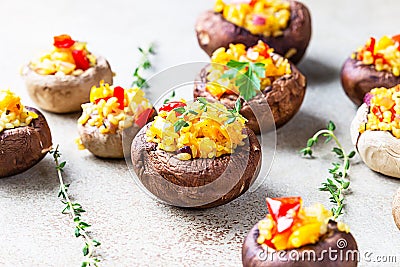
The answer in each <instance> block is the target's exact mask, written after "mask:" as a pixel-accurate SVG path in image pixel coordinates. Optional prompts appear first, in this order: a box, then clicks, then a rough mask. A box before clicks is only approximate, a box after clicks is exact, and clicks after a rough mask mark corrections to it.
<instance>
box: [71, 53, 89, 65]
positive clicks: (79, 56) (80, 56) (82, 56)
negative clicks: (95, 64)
mask: <svg viewBox="0 0 400 267" xmlns="http://www.w3.org/2000/svg"><path fill="white" fill-rule="evenodd" d="M72 57H73V58H74V61H75V65H76V68H77V69H81V70H87V69H88V68H90V61H89V59H88V58H87V56H86V51H84V50H73V51H72Z"/></svg>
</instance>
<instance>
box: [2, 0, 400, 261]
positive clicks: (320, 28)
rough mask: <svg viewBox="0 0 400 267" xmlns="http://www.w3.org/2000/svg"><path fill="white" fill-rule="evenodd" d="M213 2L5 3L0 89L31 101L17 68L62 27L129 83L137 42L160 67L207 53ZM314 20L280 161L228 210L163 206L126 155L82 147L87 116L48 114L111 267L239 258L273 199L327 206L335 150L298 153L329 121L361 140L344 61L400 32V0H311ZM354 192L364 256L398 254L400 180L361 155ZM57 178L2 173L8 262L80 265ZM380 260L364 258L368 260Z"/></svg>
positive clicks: (349, 211) (351, 217)
mask: <svg viewBox="0 0 400 267" xmlns="http://www.w3.org/2000/svg"><path fill="white" fill-rule="evenodd" d="M212 2H213V1H211V0H209V1H195V0H191V1H178V0H170V1H161V0H157V1H129V0H126V1H122V0H116V1H112V2H111V1H107V2H106V1H104V2H100V1H77V0H75V1H45V0H42V1H12V2H11V1H1V2H0V25H1V26H0V36H1V45H0V47H1V49H0V87H2V88H7V87H9V88H12V89H13V90H16V91H17V92H19V93H20V94H21V95H22V96H24V99H25V102H27V103H30V100H29V99H28V97H27V94H26V92H25V90H24V86H23V82H22V80H21V78H20V77H19V74H18V70H19V67H20V66H21V65H22V64H23V63H24V62H27V61H28V60H29V59H30V58H31V57H32V56H33V55H34V54H35V53H37V52H38V51H40V50H42V49H46V48H47V47H48V45H49V43H50V42H51V38H52V36H53V35H55V34H59V33H64V32H66V33H70V34H71V35H72V36H73V37H75V38H77V39H81V40H87V41H88V42H89V48H90V49H91V50H92V51H95V52H97V53H100V54H102V55H104V56H105V57H106V58H108V60H109V61H110V62H111V65H112V67H113V70H114V71H115V72H116V73H117V77H116V78H115V83H116V84H121V85H123V86H127V85H129V84H130V82H131V73H132V71H133V68H134V66H135V62H136V60H137V53H136V47H137V46H138V45H140V44H146V43H147V42H149V41H153V40H155V41H157V43H158V44H159V49H158V53H159V55H158V56H157V58H156V62H155V63H156V66H157V70H162V69H164V68H166V67H169V66H171V65H175V64H179V63H183V62H191V61H201V60H203V61H204V60H207V57H206V55H205V54H204V53H203V52H202V51H201V50H200V49H199V47H198V45H197V41H196V39H195V34H194V29H193V25H194V21H195V18H196V16H197V15H198V14H199V13H200V12H201V11H202V10H205V9H207V8H209V7H211V6H212ZM304 2H306V4H307V5H308V6H309V8H310V10H311V13H312V18H313V27H314V30H313V36H312V41H311V44H310V47H309V50H308V52H307V55H306V58H305V59H304V60H303V61H302V63H301V64H300V66H299V67H300V69H301V70H302V71H303V72H304V73H305V74H306V75H307V77H308V79H309V87H308V91H307V95H306V99H305V101H304V104H303V106H302V108H301V110H300V112H299V113H298V114H297V116H296V117H295V118H294V119H293V120H292V121H291V122H290V123H288V124H287V125H286V126H285V127H283V128H281V129H279V131H278V135H277V137H278V145H277V149H278V150H277V153H276V158H275V163H274V165H273V168H272V171H271V174H270V176H269V179H268V181H267V182H265V184H264V185H263V186H262V187H260V188H259V189H258V190H257V191H256V192H255V193H253V194H249V193H247V194H245V195H244V196H242V197H240V198H239V199H237V200H236V201H233V202H232V203H230V204H227V205H225V206H222V207H218V208H215V209H211V210H204V211H189V210H182V209H177V208H171V207H168V206H164V205H163V204H159V203H157V202H155V201H153V200H152V199H151V198H149V197H148V196H147V195H145V194H143V193H142V192H141V191H140V190H139V189H138V187H137V186H136V185H135V184H134V182H133V180H132V178H131V177H130V175H129V173H128V170H127V167H126V165H125V162H124V161H104V160H99V159H97V158H95V157H93V156H91V155H90V154H89V153H87V152H82V151H78V150H77V149H76V147H75V145H74V141H73V140H74V138H75V137H76V135H77V133H76V128H75V120H76V119H77V117H78V114H75V115H66V116H59V115H53V114H49V113H46V114H45V115H46V116H47V119H48V121H49V124H50V127H51V129H52V131H53V136H54V143H55V144H57V143H58V144H60V145H61V150H62V152H63V156H64V159H65V160H67V162H68V165H67V168H66V176H67V177H68V178H67V181H68V182H70V183H71V188H70V190H71V193H72V195H73V197H74V198H75V199H76V200H77V201H79V202H80V203H81V204H82V205H83V206H84V207H85V208H86V209H87V210H88V213H87V214H85V217H86V218H87V221H89V222H90V223H92V224H93V227H92V231H93V234H94V236H96V238H97V239H98V240H99V241H101V242H102V244H103V245H102V246H101V248H100V250H99V252H100V253H101V255H102V257H103V258H104V261H103V263H104V265H105V266H139V265H140V266H176V265H185V266H240V265H241V256H240V255H241V254H240V253H241V243H242V241H243V238H244V236H245V234H246V233H247V231H248V230H249V229H250V228H251V226H252V225H253V224H254V223H256V222H257V221H258V220H259V219H260V218H262V217H263V216H264V214H265V211H266V208H265V204H264V199H265V196H266V195H269V196H283V195H301V196H303V197H304V199H305V203H306V204H311V203H313V202H316V201H319V202H322V203H324V204H327V205H329V204H328V201H327V199H328V196H327V194H325V193H322V192H319V191H318V190H317V188H318V187H319V185H320V183H321V181H323V180H324V178H325V177H326V170H327V168H328V167H330V162H331V160H332V155H331V153H330V152H329V148H328V147H325V148H322V149H320V150H319V151H318V152H317V155H318V159H316V160H308V159H302V158H301V157H300V156H299V155H298V154H297V153H296V152H297V151H298V150H299V149H300V148H301V147H302V146H303V145H304V144H305V142H306V140H307V138H308V137H309V136H310V135H311V134H313V133H314V132H315V131H316V130H318V129H320V128H322V127H323V126H324V125H325V124H326V122H327V121H328V120H329V119H332V120H333V121H335V122H336V124H337V128H338V131H337V132H338V135H339V137H340V139H342V140H343V143H344V145H345V147H346V148H351V144H350V136H349V125H350V122H351V119H352V117H353V116H354V114H355V107H354V106H353V104H352V103H351V102H350V101H349V100H348V99H347V98H346V96H345V95H344V93H343V91H342V89H341V86H340V82H339V79H338V77H339V69H340V66H341V64H342V63H343V61H344V60H345V58H346V57H347V56H348V55H349V54H350V52H351V51H352V49H354V48H356V47H358V46H359V45H361V44H363V43H364V41H365V40H367V38H368V37H369V36H370V35H371V34H375V35H377V36H380V35H383V34H386V33H387V34H395V33H398V30H399V28H398V25H399V24H400V17H399V16H398V11H399V9H400V2H399V1H396V0H385V1H378V0H375V1H372V0H368V1H366V0H364V1H361V0H358V1H344V0H338V1H317V0H307V1H304ZM351 179H352V185H351V188H352V194H350V195H349V196H348V197H347V202H348V205H347V207H346V213H345V215H344V216H343V219H344V221H345V222H346V223H348V224H349V225H350V227H351V229H352V232H353V234H354V236H355V237H356V239H357V241H358V244H359V248H360V249H361V251H362V252H363V253H365V252H373V253H374V254H373V255H374V256H378V255H396V256H397V261H398V262H397V264H394V263H390V264H387V265H386V266H396V265H398V264H399V262H400V254H399V251H400V232H399V231H398V230H397V228H396V227H395V225H394V223H393V220H392V216H391V209H390V202H391V199H392V196H393V194H394V192H395V190H396V189H397V188H398V187H399V186H400V183H399V181H397V180H395V179H390V178H387V177H383V176H381V175H378V174H376V173H373V172H372V171H370V170H369V169H368V168H366V166H364V164H363V163H362V162H360V159H359V158H358V157H356V158H355V163H354V165H353V168H352V170H351ZM57 190H58V184H57V178H56V174H55V172H54V170H53V162H52V159H51V157H46V158H45V159H44V160H43V161H42V162H41V163H40V164H38V165H37V166H35V167H34V168H32V169H31V170H29V171H27V172H25V173H24V174H21V175H18V176H16V177H10V178H6V179H1V180H0V266H79V264H80V260H81V251H80V249H81V245H82V243H81V240H80V239H76V238H74V237H73V231H72V230H73V228H72V224H71V223H70V220H69V218H67V216H64V215H62V214H60V210H61V209H62V204H61V203H60V202H59V201H58V199H57ZM364 265H370V266H376V265H378V264H377V263H376V262H375V263H369V264H368V263H367V262H366V261H363V262H361V263H360V266H364Z"/></svg>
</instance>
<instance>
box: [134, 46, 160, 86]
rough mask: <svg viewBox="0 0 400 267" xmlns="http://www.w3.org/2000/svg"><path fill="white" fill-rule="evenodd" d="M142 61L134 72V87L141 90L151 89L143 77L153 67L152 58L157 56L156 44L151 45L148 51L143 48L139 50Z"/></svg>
mask: <svg viewBox="0 0 400 267" xmlns="http://www.w3.org/2000/svg"><path fill="white" fill-rule="evenodd" d="M138 50H139V52H140V54H141V59H140V61H139V65H138V66H137V67H136V69H135V71H134V72H133V82H132V86H137V87H139V88H142V89H143V88H149V85H148V83H147V82H146V79H145V78H144V77H143V76H142V75H143V74H142V73H143V72H144V71H145V70H148V69H150V68H151V67H152V64H151V61H150V56H151V55H155V54H156V52H155V49H154V44H151V45H150V46H149V47H148V48H147V49H143V48H141V47H139V48H138Z"/></svg>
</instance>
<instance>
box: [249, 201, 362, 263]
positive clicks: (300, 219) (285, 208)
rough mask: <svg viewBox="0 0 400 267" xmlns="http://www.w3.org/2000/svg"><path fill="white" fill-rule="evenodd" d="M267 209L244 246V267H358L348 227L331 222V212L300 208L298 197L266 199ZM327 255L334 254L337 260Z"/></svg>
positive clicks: (317, 208)
mask: <svg viewBox="0 0 400 267" xmlns="http://www.w3.org/2000/svg"><path fill="white" fill-rule="evenodd" d="M267 205H268V210H269V214H267V216H266V218H264V219H262V220H261V221H259V222H258V223H257V224H256V225H255V226H254V227H253V228H252V229H251V230H250V232H249V234H248V235H247V237H246V239H245V241H244V243H243V247H242V262H243V266H244V267H247V266H248V267H250V266H251V267H254V266H259V267H261V266H276V267H278V266H316V267H317V266H321V267H322V266H324V267H325V266H332V267H333V266H341V267H344V266H349V267H350V266H357V261H358V248H357V243H356V241H355V239H354V237H353V236H352V235H351V233H350V232H349V228H348V226H347V225H345V224H344V223H342V222H335V221H333V220H330V218H331V217H332V212H331V211H328V210H326V209H325V208H324V207H323V205H321V204H314V205H313V206H311V207H303V206H302V199H301V198H300V197H290V198H267ZM328 251H330V252H329V253H331V251H336V253H335V254H334V255H333V257H336V260H332V258H333V257H332V258H330V257H331V256H329V255H331V254H329V255H328ZM340 255H341V256H340Z"/></svg>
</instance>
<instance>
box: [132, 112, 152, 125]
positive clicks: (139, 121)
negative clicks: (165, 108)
mask: <svg viewBox="0 0 400 267" xmlns="http://www.w3.org/2000/svg"><path fill="white" fill-rule="evenodd" d="M153 112H154V110H153V109H152V108H148V109H145V110H144V111H143V112H142V113H140V114H139V116H137V118H136V120H135V123H136V125H138V126H139V127H140V128H142V127H143V126H144V125H145V124H146V122H147V121H148V120H149V118H150V117H151V115H153Z"/></svg>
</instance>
